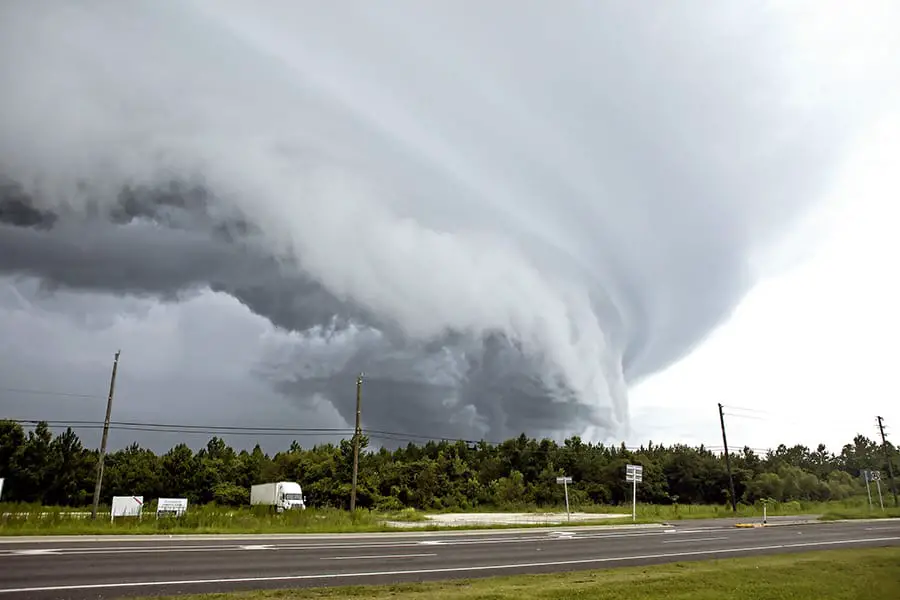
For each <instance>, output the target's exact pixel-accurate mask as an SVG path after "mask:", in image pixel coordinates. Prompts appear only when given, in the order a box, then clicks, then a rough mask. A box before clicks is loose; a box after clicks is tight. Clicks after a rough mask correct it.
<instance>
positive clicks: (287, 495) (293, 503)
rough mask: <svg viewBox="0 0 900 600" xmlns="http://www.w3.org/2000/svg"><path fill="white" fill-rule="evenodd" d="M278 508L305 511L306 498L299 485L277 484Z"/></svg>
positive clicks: (291, 483)
mask: <svg viewBox="0 0 900 600" xmlns="http://www.w3.org/2000/svg"><path fill="white" fill-rule="evenodd" d="M278 508H279V512H281V511H283V510H295V509H300V510H305V509H306V497H305V496H304V495H303V489H302V488H301V487H300V484H299V483H295V482H293V481H282V482H280V483H279V484H278Z"/></svg>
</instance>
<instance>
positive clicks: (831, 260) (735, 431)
mask: <svg viewBox="0 0 900 600" xmlns="http://www.w3.org/2000/svg"><path fill="white" fill-rule="evenodd" d="M898 156H900V113H895V114H894V115H889V116H887V117H885V118H883V119H881V120H879V121H878V122H877V123H875V125H874V126H873V127H872V128H871V129H869V130H868V131H867V132H865V134H864V135H862V136H860V138H859V139H858V140H857V142H856V144H855V146H854V147H853V148H852V149H851V152H850V153H849V154H848V157H849V158H848V160H847V162H846V163H845V165H844V166H843V168H842V169H841V170H840V172H839V174H838V176H837V178H836V185H835V186H834V188H833V189H832V190H831V191H830V193H829V197H828V199H827V202H826V204H825V205H824V207H823V209H822V211H821V212H820V213H819V214H817V215H815V219H816V221H817V226H818V228H822V229H827V234H825V233H824V232H823V231H821V230H820V231H819V234H820V235H819V236H817V237H816V238H815V240H814V243H815V247H812V248H807V249H805V250H808V251H809V255H808V256H807V257H806V258H805V259H804V260H803V261H802V262H801V263H800V264H797V265H793V266H792V267H790V268H784V269H783V270H782V271H781V272H779V274H778V275H777V276H775V277H773V278H771V279H769V280H767V281H764V282H763V283H761V284H760V285H758V286H757V287H756V288H755V289H754V290H753V291H752V292H751V293H750V294H748V296H747V297H746V298H745V299H744V301H743V302H742V303H741V304H740V306H739V307H738V308H737V310H736V311H735V313H734V315H733V317H732V318H731V319H730V321H729V322H728V323H726V324H725V325H724V326H723V327H721V328H720V329H719V330H718V331H717V332H715V334H714V335H713V336H712V337H711V338H710V339H709V340H708V341H707V342H706V343H705V344H704V345H703V346H702V347H701V348H699V349H698V350H697V351H696V352H695V353H693V354H692V355H691V356H689V357H687V358H686V359H684V360H683V361H681V362H680V363H678V364H676V365H674V366H673V367H671V368H670V369H668V370H667V371H665V372H663V373H661V374H659V375H657V376H655V377H653V378H652V379H650V380H648V381H646V382H645V383H643V384H642V385H640V386H639V387H637V388H636V389H634V390H633V391H632V394H631V399H632V406H633V408H634V419H635V420H634V422H633V427H634V430H635V438H634V440H633V441H634V442H638V441H641V440H643V441H646V440H647V438H648V437H652V438H653V439H654V441H676V440H686V439H690V440H693V441H695V442H705V443H707V444H708V445H712V446H721V436H720V433H719V423H718V413H717V409H716V404H717V403H718V402H721V403H722V404H724V405H726V406H728V405H733V406H738V407H744V408H749V409H751V410H750V411H745V410H737V411H734V410H733V411H731V412H732V413H735V414H740V415H743V416H744V417H743V418H738V417H729V418H728V419H727V427H728V432H729V440H730V444H733V445H735V446H738V445H748V446H750V447H751V448H767V447H774V446H776V445H778V444H779V443H787V444H790V443H805V444H807V445H810V446H812V445H815V444H817V443H819V442H822V443H826V444H827V445H828V446H829V447H830V448H831V449H832V450H835V449H839V446H840V445H842V444H844V443H847V442H849V441H850V440H851V439H852V437H853V436H854V435H856V434H857V433H862V434H863V435H866V436H868V437H870V438H874V437H875V435H876V429H875V416H876V415H881V416H882V417H884V418H885V420H886V422H887V423H888V425H891V424H893V426H894V430H895V431H898V432H900V410H898V407H900V401H898V398H900V379H898V376H897V372H898V364H900V282H898V279H897V275H896V273H897V262H896V261H897V257H898V256H900V236H898V231H900V204H898V203H897V198H898V193H900V170H898V169H897V164H898V163H897V157H898ZM800 239H806V240H807V241H809V240H810V238H802V237H801V238H800ZM673 406H674V407H677V408H672V407H673ZM726 410H727V409H726ZM751 411H760V412H751ZM898 435H900V434H898ZM895 437H896V436H895ZM898 441H900V440H898Z"/></svg>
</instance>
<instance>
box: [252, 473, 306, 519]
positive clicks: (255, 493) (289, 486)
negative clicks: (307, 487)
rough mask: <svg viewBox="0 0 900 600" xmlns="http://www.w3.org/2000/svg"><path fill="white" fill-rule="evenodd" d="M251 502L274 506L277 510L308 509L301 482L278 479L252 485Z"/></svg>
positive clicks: (255, 504)
mask: <svg viewBox="0 0 900 600" xmlns="http://www.w3.org/2000/svg"><path fill="white" fill-rule="evenodd" d="M250 504H251V505H252V506H257V505H263V506H271V507H274V508H275V510H276V511H278V512H283V511H285V510H294V509H300V510H304V509H306V498H305V497H304V496H303V489H302V488H301V487H300V484H299V483H296V482H293V481H276V482H274V483H260V484H257V485H253V486H250Z"/></svg>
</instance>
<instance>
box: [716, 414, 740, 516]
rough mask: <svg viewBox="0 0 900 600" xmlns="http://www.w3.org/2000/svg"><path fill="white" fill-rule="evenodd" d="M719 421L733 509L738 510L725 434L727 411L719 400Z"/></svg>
mask: <svg viewBox="0 0 900 600" xmlns="http://www.w3.org/2000/svg"><path fill="white" fill-rule="evenodd" d="M719 423H720V424H721V425H722V444H723V445H724V446H725V468H726V469H728V486H729V487H730V488H731V510H732V511H734V512H737V498H736V497H735V495H734V476H733V475H732V474H731V457H730V456H729V454H728V438H727V437H726V436H725V413H724V412H722V403H721V402H719Z"/></svg>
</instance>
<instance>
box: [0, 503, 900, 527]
mask: <svg viewBox="0 0 900 600" xmlns="http://www.w3.org/2000/svg"><path fill="white" fill-rule="evenodd" d="M504 508H505V509H506V510H510V508H513V507H504ZM515 508H516V509H518V510H519V511H520V512H530V513H537V512H547V510H546V509H545V510H544V511H538V510H536V509H534V508H533V507H515ZM628 508H630V507H628ZM103 510H104V509H101V514H99V515H98V519H97V520H96V521H91V520H90V519H89V518H88V515H89V513H90V509H70V508H68V509H66V508H58V507H57V508H53V507H41V506H34V505H16V504H0V535H3V536H9V535H102V534H159V533H164V534H192V533H193V534H198V533H234V534H239V533H249V534H265V533H364V532H382V531H397V530H398V528H397V527H392V526H390V525H387V524H385V521H399V522H417V525H419V526H417V527H415V528H414V529H415V530H417V531H436V530H461V529H476V528H478V529H508V528H521V527H545V526H548V525H552V524H551V523H543V524H542V523H534V524H529V523H518V524H510V525H485V524H480V523H477V522H475V521H474V520H473V521H472V522H470V523H466V522H462V523H460V524H459V525H456V526H452V527H450V526H447V525H436V524H435V525H432V524H426V521H427V518H426V514H427V513H423V512H420V511H416V510H413V509H406V510H402V511H397V512H377V511H368V510H358V511H356V513H355V514H352V515H351V514H350V513H349V512H347V511H343V510H338V509H318V508H311V509H308V510H305V511H297V512H288V513H284V514H280V515H279V514H272V513H267V512H266V511H265V510H259V509H254V510H251V509H249V508H246V507H245V508H229V507H217V506H213V505H207V506H191V507H190V508H189V509H188V513H187V514H186V515H185V516H183V517H180V518H163V519H160V520H157V519H156V516H155V510H156V508H155V503H154V502H149V503H148V504H147V505H146V506H145V508H144V517H143V519H141V520H138V519H134V518H130V519H116V521H115V522H114V523H111V522H110V521H109V512H108V509H105V510H106V512H105V513H103V512H102V511H103ZM577 510H579V511H581V512H586V513H622V518H620V519H600V518H598V519H591V520H586V521H572V522H571V523H570V524H571V525H622V524H630V523H631V522H632V521H631V514H630V513H631V511H630V510H627V508H625V507H621V506H583V507H578V508H577ZM626 510H627V512H626ZM497 511H498V509H494V510H493V511H491V512H497ZM476 512H487V511H476ZM553 512H556V513H559V512H560V510H559V509H555V510H554V511H553ZM799 514H823V515H825V518H826V519H831V520H834V519H839V518H864V517H878V516H900V511H898V510H897V509H890V510H886V511H885V512H881V511H869V510H868V503H867V502H866V500H865V499H863V500H861V501H860V500H858V499H857V500H853V501H846V502H831V503H804V502H784V503H776V504H771V505H770V506H769V509H768V515H769V516H772V517H774V516H789V515H799ZM735 516H737V517H739V518H742V519H761V517H762V506H761V505H758V506H747V505H739V507H738V512H737V514H735V513H733V512H732V511H731V507H730V506H715V505H711V506H710V505H666V506H660V505H647V504H639V505H638V506H637V521H636V522H637V523H639V524H641V523H644V524H646V523H659V522H663V521H677V520H683V519H704V518H716V517H735Z"/></svg>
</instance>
